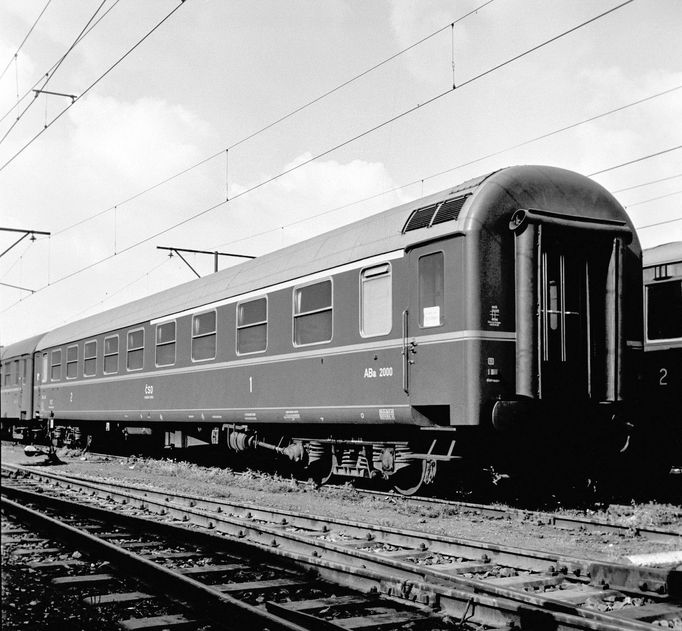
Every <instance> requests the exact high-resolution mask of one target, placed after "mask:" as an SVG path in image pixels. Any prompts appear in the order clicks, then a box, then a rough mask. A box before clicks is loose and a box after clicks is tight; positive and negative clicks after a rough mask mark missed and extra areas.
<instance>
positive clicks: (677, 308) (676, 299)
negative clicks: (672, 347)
mask: <svg viewBox="0 0 682 631" xmlns="http://www.w3.org/2000/svg"><path fill="white" fill-rule="evenodd" d="M679 337H682V281H680V280H676V281H672V282H667V283H660V284H656V285H649V286H648V287H647V339H649V340H670V339H673V338H679Z"/></svg>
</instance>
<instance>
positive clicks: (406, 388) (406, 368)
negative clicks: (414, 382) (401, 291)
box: [402, 309, 410, 394]
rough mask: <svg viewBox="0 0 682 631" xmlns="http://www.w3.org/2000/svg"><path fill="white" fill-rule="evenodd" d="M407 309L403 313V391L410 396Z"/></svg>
mask: <svg viewBox="0 0 682 631" xmlns="http://www.w3.org/2000/svg"><path fill="white" fill-rule="evenodd" d="M407 316H408V313H407V309H405V311H403V351H402V356H403V390H404V391H405V394H410V351H409V349H408V348H407V333H408V332H407Z"/></svg>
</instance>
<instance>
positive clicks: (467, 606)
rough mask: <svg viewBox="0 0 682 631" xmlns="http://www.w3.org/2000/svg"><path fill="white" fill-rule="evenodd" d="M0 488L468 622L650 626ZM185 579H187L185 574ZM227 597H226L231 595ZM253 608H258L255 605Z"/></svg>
mask: <svg viewBox="0 0 682 631" xmlns="http://www.w3.org/2000/svg"><path fill="white" fill-rule="evenodd" d="M2 492H3V494H4V495H12V496H14V497H17V498H21V499H23V500H24V501H31V502H33V503H38V504H43V505H48V506H51V507H58V508H62V509H64V508H65V507H66V508H68V509H70V510H71V511H78V512H81V513H83V514H87V515H89V516H92V517H93V518H94V519H98V520H107V521H108V522H109V523H122V524H125V525H126V526H127V527H130V526H133V527H135V528H136V529H137V530H141V531H150V532H162V533H166V534H169V535H170V534H171V533H172V536H173V537H174V538H178V537H179V538H182V537H184V538H185V540H187V539H188V538H191V539H192V540H196V541H197V542H198V543H201V544H202V545H206V546H210V545H213V546H214V547H217V548H224V547H225V546H227V545H229V546H231V547H232V546H234V547H235V549H239V548H240V547H241V549H243V550H245V551H246V550H248V551H251V552H252V553H253V552H254V551H255V552H256V553H257V554H263V555H270V556H272V555H273V554H276V555H277V556H279V557H283V558H285V559H287V560H289V561H290V562H292V563H293V564H294V565H296V566H298V567H305V568H308V569H310V568H315V569H316V571H317V572H318V573H319V575H320V577H321V578H323V579H325V580H331V581H332V582H337V583H339V584H346V585H349V586H352V587H353V588H354V589H356V590H357V589H362V590H366V591H368V592H375V591H377V590H379V591H380V592H381V593H385V594H388V595H389V596H393V597H396V598H398V599H402V600H407V601H411V602H415V601H416V602H427V603H429V604H431V605H433V606H436V607H438V608H439V609H440V613H441V614H447V615H450V616H453V617H455V618H459V619H461V620H462V621H466V622H473V623H477V624H486V625H492V626H494V627H504V628H505V629H508V628H512V627H520V628H531V627H532V628H536V627H537V628H551V629H553V630H555V631H576V630H590V631H623V630H628V629H631V630H633V631H635V630H636V631H645V630H646V631H650V630H651V629H652V626H651V625H649V624H646V623H641V622H636V621H634V622H633V621H630V620H625V619H622V620H620V619H619V620H613V619H585V618H581V617H579V616H575V615H571V614H568V613H565V612H561V611H549V610H546V609H543V608H542V607H535V606H532V605H529V604H524V603H519V602H515V601H513V600H508V599H504V598H496V597H491V596H490V595H486V594H480V593H477V592H476V591H472V590H470V589H457V588H454V587H452V586H448V585H439V584H435V583H429V582H423V581H417V580H414V579H413V580H405V579H400V578H396V577H392V576H387V575H386V574H382V573H377V572H374V571H372V570H371V569H369V568H362V567H349V566H347V565H346V566H344V565H340V564H336V563H333V562H330V561H328V560H322V559H319V558H315V557H311V556H307V555H302V554H300V553H296V552H286V551H282V550H276V551H273V549H272V548H269V547H268V546H266V545H259V544H254V543H248V544H246V543H244V542H243V541H240V540H239V539H235V538H230V537H226V536H222V535H218V534H215V533H213V532H208V531H203V532H202V531H200V530H196V529H190V528H188V527H187V526H183V525H178V524H171V523H164V522H160V521H159V520H158V518H157V519H149V518H144V517H139V516H132V515H126V514H121V513H120V512H112V511H108V510H105V509H102V508H100V507H97V506H91V505H85V504H82V503H75V502H73V501H71V500H68V499H64V498H59V497H54V496H50V495H48V494H46V493H36V492H31V491H28V490H26V489H22V488H19V487H15V486H12V485H5V486H3V489H2ZM2 502H3V505H4V506H11V507H12V509H16V510H28V511H32V514H33V513H38V511H35V510H34V509H26V508H25V507H21V505H19V504H18V503H17V502H12V501H11V500H8V499H6V498H3V499H2ZM10 502H11V504H10ZM36 518H38V515H36ZM47 519H48V521H47V522H46V523H47V524H48V525H49V526H50V527H53V526H54V527H55V528H59V529H61V528H63V527H65V526H66V527H67V529H68V530H67V532H69V534H70V535H71V536H74V537H80V535H85V538H84V539H82V541H83V542H86V543H88V544H92V545H96V546H97V545H98V543H99V541H98V538H97V537H95V536H94V535H92V534H90V533H83V532H82V531H80V530H79V529H77V528H75V527H73V526H68V525H65V524H61V522H59V521H57V520H54V519H53V518H47ZM104 543H108V542H104ZM102 549H103V550H105V551H108V552H109V553H111V554H112V555H118V554H119V553H120V552H121V551H120V549H119V548H118V547H117V546H113V544H108V545H107V546H105V547H104V548H102ZM123 552H125V554H123V556H122V557H121V558H122V559H123V561H129V562H130V563H131V564H132V565H133V566H134V567H135V568H137V569H138V570H139V571H142V572H143V576H146V575H147V574H146V573H147V572H155V571H156V567H149V564H150V563H151V565H154V566H156V564H155V563H153V562H150V561H149V560H148V559H145V558H144V557H141V560H142V563H139V564H138V562H137V561H138V560H137V557H138V555H136V554H134V553H131V552H129V551H123ZM164 569H165V570H166V572H168V570H167V569H166V568H164ZM328 577H331V578H328ZM185 578H186V579H187V578H188V577H185ZM195 583H196V585H195ZM186 587H187V588H188V589H190V590H192V592H194V590H198V591H199V593H200V594H201V595H202V596H204V597H207V598H208V599H209V601H210V603H212V602H217V603H218V605H219V606H221V607H222V606H223V603H222V600H223V598H224V596H225V595H224V594H221V593H220V592H216V590H213V589H211V588H210V587H209V586H207V585H204V584H202V583H198V582H197V581H193V580H192V579H189V580H188V582H187V583H186ZM183 594H184V597H185V598H187V596H188V592H187V591H186V590H185V591H184V592H183ZM217 597H220V598H217ZM227 600H228V601H230V600H234V599H227ZM237 603H239V606H244V603H241V602H239V601H237ZM230 604H231V603H230ZM251 609H257V608H255V607H254V608H251ZM275 609H276V607H275ZM215 611H219V610H215ZM223 611H224V609H223ZM248 613H249V614H250V613H253V612H250V611H249V612H248ZM257 613H258V614H262V613H263V612H262V611H261V610H260V609H257ZM278 613H279V612H278ZM222 620H223V621H224V620H225V619H224V618H222ZM297 621H298V622H303V621H304V618H300V619H299V620H297ZM320 622H323V621H319V620H318V621H317V623H318V624H317V626H316V627H315V628H326V627H324V626H321V625H320V624H319V623H320ZM276 623H277V624H276V625H273V626H272V628H278V629H279V628H289V629H303V628H306V629H310V628H311V627H310V626H308V625H305V624H303V625H301V626H297V625H296V624H295V623H293V622H291V623H289V626H284V625H283V621H282V620H281V619H276ZM538 625H539V626H538ZM331 628H337V627H331Z"/></svg>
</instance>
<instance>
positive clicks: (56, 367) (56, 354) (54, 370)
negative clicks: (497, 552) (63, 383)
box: [50, 349, 62, 381]
mask: <svg viewBox="0 0 682 631" xmlns="http://www.w3.org/2000/svg"><path fill="white" fill-rule="evenodd" d="M61 378H62V351H61V349H59V350H56V351H52V362H51V363H50V379H51V380H52V381H57V380H59V379H61Z"/></svg>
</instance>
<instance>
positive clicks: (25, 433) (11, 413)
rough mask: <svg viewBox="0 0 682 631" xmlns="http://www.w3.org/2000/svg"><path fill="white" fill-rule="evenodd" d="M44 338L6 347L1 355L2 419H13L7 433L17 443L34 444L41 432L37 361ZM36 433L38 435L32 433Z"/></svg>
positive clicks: (30, 339)
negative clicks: (35, 394) (35, 397)
mask: <svg viewBox="0 0 682 631" xmlns="http://www.w3.org/2000/svg"><path fill="white" fill-rule="evenodd" d="M41 337H42V335H36V336H34V337H31V338H29V339H27V340H23V341H21V342H17V343H16V344H10V345H9V346H6V347H3V348H2V352H1V353H0V358H1V359H2V372H1V373H0V380H1V381H0V383H1V385H2V388H1V389H0V407H1V409H2V412H1V414H0V416H1V417H2V419H3V420H4V419H11V421H13V422H11V423H7V427H6V428H5V427H4V425H3V429H6V431H7V432H8V433H9V434H11V437H12V438H14V439H15V440H32V439H34V433H36V432H39V431H40V428H39V427H37V426H36V424H35V423H33V422H32V416H33V409H34V407H33V378H32V375H33V357H34V355H33V354H34V352H35V349H36V345H37V344H38V342H39V341H40V338H41ZM32 430H36V432H34V433H32Z"/></svg>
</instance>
